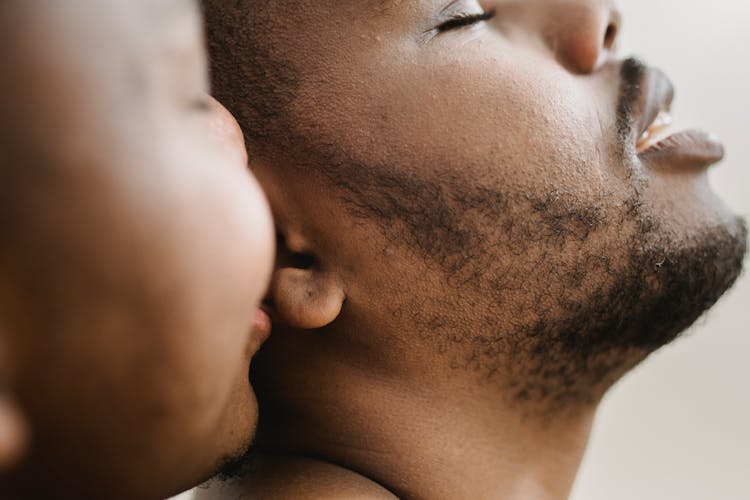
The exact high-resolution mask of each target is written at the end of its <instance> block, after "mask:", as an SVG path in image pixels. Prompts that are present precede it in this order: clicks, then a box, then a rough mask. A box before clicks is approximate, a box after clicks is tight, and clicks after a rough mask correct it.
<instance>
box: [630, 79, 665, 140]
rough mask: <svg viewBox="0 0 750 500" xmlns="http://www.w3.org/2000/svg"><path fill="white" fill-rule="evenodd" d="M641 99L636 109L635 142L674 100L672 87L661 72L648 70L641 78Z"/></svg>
mask: <svg viewBox="0 0 750 500" xmlns="http://www.w3.org/2000/svg"><path fill="white" fill-rule="evenodd" d="M641 85H642V92H641V98H640V99H639V102H638V109H637V111H636V112H637V116H638V121H637V128H636V131H637V135H636V136H635V139H634V140H635V141H638V139H639V138H640V137H641V136H642V135H643V134H644V133H645V132H646V131H647V130H648V128H649V126H650V125H651V124H652V123H653V122H654V120H656V117H657V116H659V113H660V112H662V111H669V110H670V108H671V107H672V100H673V99H674V85H672V82H671V81H670V80H669V78H668V77H667V75H666V74H664V72H663V71H661V70H659V69H656V68H649V70H648V71H647V72H646V74H645V75H644V78H643V82H642V83H641Z"/></svg>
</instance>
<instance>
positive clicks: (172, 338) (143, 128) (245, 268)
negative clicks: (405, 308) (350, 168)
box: [0, 0, 273, 498]
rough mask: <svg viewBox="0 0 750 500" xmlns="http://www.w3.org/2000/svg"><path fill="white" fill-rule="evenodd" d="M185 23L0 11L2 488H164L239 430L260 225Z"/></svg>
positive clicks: (192, 22) (267, 234) (225, 452)
mask: <svg viewBox="0 0 750 500" xmlns="http://www.w3.org/2000/svg"><path fill="white" fill-rule="evenodd" d="M202 34H203V31H202V26H201V17H200V13H199V10H198V8H197V5H195V4H192V3H189V2H178V1H167V0H164V1H161V0H160V1H155V2H154V1H133V0H127V1H115V0H112V1H101V2H95V3H94V4H92V3H91V2H85V1H77V0H73V1H70V0H65V1H47V2H44V5H43V6H42V5H41V4H40V3H38V2H26V1H8V2H3V3H2V5H1V6H0V42H1V43H2V45H3V47H4V49H3V51H2V55H1V56H0V73H2V74H3V75H4V77H3V78H2V81H0V110H2V112H0V165H1V167H0V171H2V174H1V175H2V181H1V182H0V184H1V186H0V190H1V191H2V192H0V226H1V229H0V234H2V237H1V238H0V275H2V279H1V280H0V283H1V284H0V317H1V318H2V326H3V329H2V332H1V333H0V338H1V340H2V343H1V344H0V345H1V347H2V355H3V358H2V359H3V363H2V367H3V371H2V382H3V383H4V385H3V388H5V389H7V391H8V392H7V393H6V396H7V397H6V398H4V400H3V405H0V461H2V465H3V470H2V473H0V496H2V498H17V497H22V498H120V497H121V498H159V497H162V498H163V497H166V496H169V495H171V494H174V493H177V492H179V491H182V490H184V489H187V488H189V487H191V486H192V485H194V484H197V483H199V482H200V481H203V480H205V479H206V478H207V477H209V476H211V475H212V474H213V473H214V472H215V471H216V470H217V469H218V468H219V467H220V466H221V465H222V464H223V463H224V462H225V461H226V460H228V459H232V458H234V457H236V456H237V455H241V454H242V452H244V450H245V449H246V448H247V446H248V443H249V442H250V440H251V438H252V435H253V433H254V430H255V423H256V418H257V404H256V400H255V397H254V394H253V392H252V388H251V386H250V382H249V380H248V370H249V365H250V358H251V356H252V355H253V354H254V353H255V352H256V351H257V350H258V348H259V346H260V343H261V342H262V341H263V339H264V334H262V333H260V330H258V329H257V328H255V325H254V322H255V321H256V313H257V306H258V305H259V303H260V300H261V297H262V294H263V293H264V291H265V289H266V286H267V281H268V277H269V275H270V272H271V265H272V258H273V232H272V225H271V224H272V221H271V218H270V212H269V210H268V205H267V202H266V201H265V198H264V197H263V195H262V193H261V191H260V189H259V187H258V185H257V183H256V182H255V180H254V179H253V178H252V176H251V175H250V174H249V173H248V171H247V169H246V161H247V156H246V153H245V149H244V145H243V142H242V136H241V132H240V130H239V127H238V126H237V124H236V122H235V121H234V120H233V119H232V117H231V116H230V115H229V113H227V111H226V110H225V109H223V108H222V107H221V106H220V105H219V104H218V103H216V102H214V101H212V100H210V98H208V97H207V92H208V75H207V63H206V56H205V50H204V47H203V36H202ZM261 326H262V325H261ZM6 409H9V410H10V413H11V417H6V416H7V415H8V414H9V411H6ZM13 419H15V420H13ZM19 421H20V423H19ZM14 422H15V427H13V425H14ZM21 428H26V430H27V440H26V446H22V444H23V443H21V444H20V445H19V444H17V443H20V441H19V437H20V436H21V433H20V431H19V429H21ZM8 435H10V436H11V437H10V438H8V439H5V438H6V437H8ZM14 439H15V441H13V440H14ZM7 443H10V444H7ZM14 443H16V444H14ZM8 450H10V451H8Z"/></svg>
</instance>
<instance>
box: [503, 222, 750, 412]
mask: <svg viewBox="0 0 750 500" xmlns="http://www.w3.org/2000/svg"><path fill="white" fill-rule="evenodd" d="M658 234H659V232H658V230H656V231H653V232H649V234H641V235H640V236H639V237H635V238H633V241H631V242H630V245H629V248H631V251H630V254H629V256H628V257H627V258H626V259H625V264H624V265H623V266H621V267H619V268H618V270H617V271H613V273H612V274H613V276H614V277H615V279H614V280H613V281H612V282H610V283H609V284H608V285H606V286H603V287H601V288H600V289H598V290H595V291H593V292H592V293H590V294H588V299H587V300H586V301H585V302H586V303H583V304H581V303H576V304H569V305H566V306H563V305H562V304H561V305H560V307H561V309H562V311H563V314H562V317H561V319H559V320H558V321H555V322H553V324H552V325H554V326H553V328H550V327H551V326H552V325H551V324H550V323H549V322H544V321H541V322H540V323H539V325H537V326H538V328H535V327H531V330H530V331H529V332H528V335H524V336H523V337H524V338H525V339H526V341H527V342H529V344H527V345H526V349H527V350H526V352H536V353H537V358H538V359H537V360H536V361H535V362H534V361H533V360H530V361H531V362H529V363H527V365H528V366H534V367H539V366H541V367H543V369H542V368H540V369H533V370H529V369H527V370H522V371H521V372H520V373H517V374H516V380H517V384H515V387H516V388H517V396H518V399H519V400H523V401H525V402H526V403H532V404H533V406H534V407H536V408H538V409H539V411H541V412H544V413H547V412H549V411H554V410H558V409H560V408H561V407H569V406H571V405H573V406H577V405H579V404H587V405H588V404H596V402H597V401H598V400H599V399H600V398H601V396H603V395H604V393H605V392H606V391H607V389H609V387H611V386H612V384H614V382H616V381H617V379H619V378H620V377H621V376H622V375H624V374H625V373H626V372H627V371H629V370H630V369H632V368H633V367H634V366H635V365H637V364H638V363H639V362H641V361H642V360H643V359H645V358H646V357H647V356H648V355H649V354H651V353H653V352H654V351H656V350H657V349H659V348H661V347H662V346H664V345H666V344H668V343H669V342H671V341H673V340H674V339H675V338H677V337H678V336H679V335H680V333H681V332H683V331H684V330H686V329H687V328H688V327H690V326H691V325H692V324H693V323H694V322H695V321H696V320H697V319H698V318H700V317H701V315H703V313H705V312H706V311H707V310H708V309H709V308H711V307H712V306H713V305H714V304H715V303H716V302H717V301H718V300H719V298H721V296H722V295H723V294H724V293H725V292H726V291H727V290H728V289H729V288H730V287H731V286H732V285H733V284H734V282H735V281H736V280H737V278H738V277H739V275H740V274H741V271H742V266H743V260H744V256H745V252H746V240H747V229H746V226H745V223H744V221H742V220H741V219H739V218H738V219H735V220H734V221H732V223H731V224H728V225H721V226H715V227H712V228H710V229H706V230H705V231H703V232H702V233H701V234H700V235H699V236H694V237H692V238H690V241H689V242H674V241H669V240H667V239H665V238H662V239H659V238H658V237H657V235H658ZM642 238H643V239H642ZM530 356H531V354H530ZM539 356H541V357H539ZM532 357H533V356H532Z"/></svg>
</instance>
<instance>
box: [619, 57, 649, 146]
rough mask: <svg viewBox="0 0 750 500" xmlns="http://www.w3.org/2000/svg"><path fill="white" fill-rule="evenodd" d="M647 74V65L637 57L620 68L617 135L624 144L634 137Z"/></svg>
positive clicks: (624, 62)
mask: <svg viewBox="0 0 750 500" xmlns="http://www.w3.org/2000/svg"><path fill="white" fill-rule="evenodd" d="M647 72H648V66H647V65H646V63H644V62H643V61H641V60H640V59H638V58H635V57H630V58H628V59H625V60H624V61H623V63H622V66H621V68H620V94H619V98H618V102H617V133H618V135H619V137H620V140H621V141H622V142H623V144H627V143H628V142H629V141H630V138H631V137H632V136H633V130H634V129H635V110H636V105H637V104H638V102H639V101H640V100H641V97H642V95H643V81H644V79H645V77H646V73H647Z"/></svg>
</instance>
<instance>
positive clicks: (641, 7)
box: [572, 0, 750, 500]
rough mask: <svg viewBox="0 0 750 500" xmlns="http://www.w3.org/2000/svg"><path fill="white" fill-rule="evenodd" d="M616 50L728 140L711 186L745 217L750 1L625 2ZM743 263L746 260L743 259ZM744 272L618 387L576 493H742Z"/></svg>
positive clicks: (749, 336) (746, 398) (749, 444)
mask: <svg viewBox="0 0 750 500" xmlns="http://www.w3.org/2000/svg"><path fill="white" fill-rule="evenodd" d="M620 7H621V9H622V11H623V14H624V19H625V24H624V30H623V33H622V35H623V37H622V39H621V49H622V53H626V54H627V53H635V54H637V55H640V56H643V57H644V58H646V59H647V60H648V62H649V63H653V64H654V65H656V66H659V67H661V68H662V69H664V70H665V71H666V72H667V73H668V74H669V75H670V77H671V78H672V80H673V81H674V83H675V86H676V88H677V94H676V96H677V99H676V101H675V107H674V109H675V115H676V116H675V118H676V125H677V126H679V127H681V128H682V127H683V126H691V127H692V126H695V125H698V126H700V127H701V128H706V129H708V130H710V131H712V132H715V133H716V134H718V135H719V136H720V137H722V138H723V139H724V141H725V144H726V146H727V157H726V160H725V161H724V163H722V164H720V165H718V166H717V167H714V170H713V172H712V176H711V179H712V184H713V186H714V189H715V190H716V191H717V192H719V193H720V194H721V195H722V196H723V197H724V198H725V200H726V201H727V202H728V203H729V205H730V206H732V207H733V208H734V209H735V210H736V211H738V212H739V213H741V214H742V215H744V216H746V217H747V216H748V215H750V116H748V115H750V29H748V27H749V26H750V0H711V1H699V0H629V1H627V0H625V1H621V2H620ZM748 265H750V261H748V260H747V259H746V266H748ZM749 357H750V275H749V274H747V273H746V274H745V275H744V276H743V277H742V278H741V279H740V282H739V283H738V285H737V286H736V287H735V288H734V289H733V290H732V292H730V294H729V295H727V296H726V297H725V298H724V299H723V300H722V301H721V302H720V303H719V305H718V306H717V307H715V308H714V309H713V310H712V311H710V312H709V314H708V315H707V316H706V317H705V318H704V319H703V320H701V321H700V322H699V323H698V324H697V325H696V326H695V327H693V328H692V329H691V330H690V331H688V332H687V333H686V336H685V337H684V338H682V339H681V340H678V341H677V342H676V343H675V344H673V345H671V346H669V347H667V348H665V349H663V350H662V351H660V352H658V353H657V354H655V355H654V356H652V357H651V358H650V359H649V360H648V361H646V363H644V364H643V365H642V366H641V367H640V368H638V369H637V370H636V371H634V372H633V373H632V374H630V375H629V376H628V377H626V378H625V379H624V380H623V381H622V382H621V383H620V384H619V385H618V386H616V387H615V388H614V389H613V390H612V391H611V393H610V394H609V396H608V398H607V399H606V400H605V403H604V405H603V406H602V407H601V409H600V411H599V415H598V418H597V421H596V425H595V427H594V433H593V435H592V439H591V444H590V447H589V451H588V454H587V456H586V459H585V460H584V464H583V467H582V468H581V472H580V475H579V478H578V482H577V486H576V488H575V490H574V493H573V495H572V500H626V499H627V500H633V499H638V500H652V499H653V500H665V499H678V500H693V499H695V500H698V499H700V500H709V499H710V500H713V499H718V500H740V499H741V500H750V359H748V358H749Z"/></svg>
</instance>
